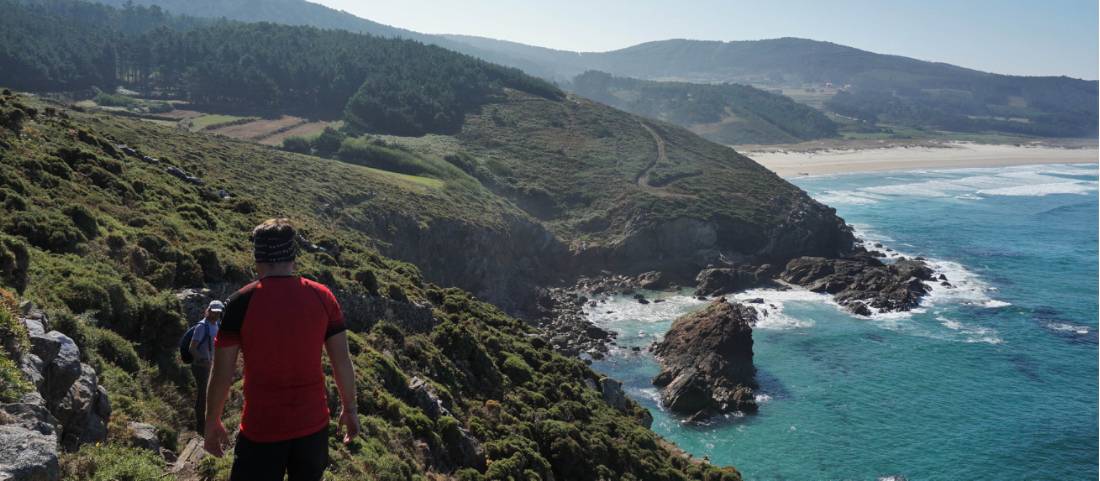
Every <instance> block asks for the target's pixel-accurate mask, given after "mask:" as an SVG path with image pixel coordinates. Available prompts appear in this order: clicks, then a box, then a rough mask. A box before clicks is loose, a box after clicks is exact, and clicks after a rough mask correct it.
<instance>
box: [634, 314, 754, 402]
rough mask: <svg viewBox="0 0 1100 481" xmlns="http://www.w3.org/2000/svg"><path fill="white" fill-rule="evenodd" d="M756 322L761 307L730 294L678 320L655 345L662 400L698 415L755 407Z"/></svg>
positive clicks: (658, 383)
mask: <svg viewBox="0 0 1100 481" xmlns="http://www.w3.org/2000/svg"><path fill="white" fill-rule="evenodd" d="M755 322H756V311H755V310H753V309H752V308H750V307H746V306H742V305H740V304H736V303H729V302H727V301H726V300H725V299H724V298H723V299H719V300H717V301H714V302H712V303H711V304H710V305H708V306H707V307H706V308H704V309H703V310H701V311H698V312H694V313H692V314H688V315H686V316H684V317H681V318H679V319H677V320H676V321H675V322H674V323H673V324H672V328H671V329H669V331H668V333H667V334H665V338H664V340H662V341H661V342H659V343H657V344H656V345H654V347H653V349H652V350H653V353H654V354H655V355H656V356H657V358H658V360H659V361H660V363H661V372H660V373H659V374H657V377H655V378H654V379H653V384H654V385H656V386H658V387H660V388H662V390H661V402H662V403H663V404H664V405H665V406H666V407H667V408H668V409H670V410H671V411H673V412H676V413H678V414H685V415H692V418H694V419H702V418H705V417H706V416H707V415H709V414H711V413H717V412H729V411H742V412H755V411H756V408H757V407H756V401H755V399H754V394H753V388H755V387H756V380H755V374H756V368H755V367H754V366H753V364H752V355H753V353H752V325H753V324H754V323H755Z"/></svg>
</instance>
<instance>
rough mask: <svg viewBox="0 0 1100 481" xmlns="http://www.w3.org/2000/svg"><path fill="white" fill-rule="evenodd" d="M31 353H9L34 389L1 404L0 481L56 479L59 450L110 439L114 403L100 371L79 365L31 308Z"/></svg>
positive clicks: (73, 351)
mask: <svg viewBox="0 0 1100 481" xmlns="http://www.w3.org/2000/svg"><path fill="white" fill-rule="evenodd" d="M20 321H21V322H23V323H24V324H25V325H26V326H27V331H28V334H29V337H30V341H31V343H30V352H17V351H9V352H8V354H9V355H11V357H12V358H13V359H17V360H18V361H19V365H20V368H21V370H22V371H23V374H24V375H25V376H26V377H27V379H28V380H29V381H31V383H32V384H33V385H34V387H35V391H32V392H30V393H27V394H25V395H23V397H22V398H21V399H19V400H18V401H17V402H13V403H7V404H0V460H3V463H2V464H0V479H3V480H9V479H10V480H34V481H38V480H56V479H58V478H59V477H60V470H59V465H58V448H59V447H60V448H62V449H64V450H68V451H73V450H76V449H77V448H79V447H80V445H82V444H85V443H94V442H99V441H103V440H104V439H106V438H107V423H108V421H109V420H110V417H111V404H110V401H109V399H108V397H107V391H106V389H104V388H103V386H100V385H99V382H98V378H97V375H96V372H95V369H92V367H91V366H89V365H87V364H83V363H81V362H80V350H79V349H78V348H77V346H76V343H75V342H73V340H72V339H71V338H69V337H68V336H66V335H64V334H62V333H60V332H58V331H52V330H50V329H49V326H50V323H49V318H48V317H46V315H45V313H43V312H42V311H39V310H37V309H33V308H29V309H28V311H27V312H26V314H25V316H23V317H21V318H20Z"/></svg>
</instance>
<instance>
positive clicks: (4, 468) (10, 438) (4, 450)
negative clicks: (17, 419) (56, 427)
mask: <svg viewBox="0 0 1100 481" xmlns="http://www.w3.org/2000/svg"><path fill="white" fill-rule="evenodd" d="M58 479H61V465H60V463H59V462H58V459H57V436H56V435H48V434H42V433H41V432H39V431H36V430H33V429H27V428H24V427H22V426H18V425H14V424H6V425H3V426H0V480H4V481H57V480H58Z"/></svg>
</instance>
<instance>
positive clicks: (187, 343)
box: [180, 321, 210, 364]
mask: <svg viewBox="0 0 1100 481" xmlns="http://www.w3.org/2000/svg"><path fill="white" fill-rule="evenodd" d="M199 326H202V328H203V330H204V331H205V332H206V337H205V338H204V339H203V344H207V345H209V342H210V326H207V325H206V323H205V322H202V321H199V322H196V323H195V325H194V326H191V328H190V329H188V330H187V332H185V333H183V337H181V338H180V359H181V360H183V363H184V364H191V363H192V362H194V361H195V358H194V357H193V356H191V339H193V338H194V337H195V329H197V328H198V327H199Z"/></svg>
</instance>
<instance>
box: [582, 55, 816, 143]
mask: <svg viewBox="0 0 1100 481" xmlns="http://www.w3.org/2000/svg"><path fill="white" fill-rule="evenodd" d="M570 86H571V88H572V90H573V91H575V92H576V93H577V94H578V95H582V96H584V97H588V98H590V99H592V100H596V101H598V102H602V103H605V104H607V105H610V106H612V107H616V108H620V109H623V110H625V111H627V112H631V113H635V114H638V115H644V116H646V117H650V118H655V119H660V120H663V121H666V122H671V123H674V124H677V125H681V126H684V127H687V128H688V130H691V131H692V132H695V133H696V134H699V135H701V136H702V137H703V138H705V139H708V140H711V141H714V142H718V143H721V144H747V143H756V144H780V143H797V142H802V141H806V140H814V139H821V138H829V137H836V136H837V127H838V126H837V124H836V122H833V121H832V120H830V119H829V118H828V117H826V116H825V114H823V113H821V112H820V111H818V110H815V109H813V108H811V107H808V106H806V105H802V104H799V103H796V102H795V101H793V100H791V99H790V98H787V97H785V96H783V95H779V94H775V93H771V92H766V91H763V90H760V89H758V88H755V87H750V86H748V85H740V84H729V83H724V84H693V83H687V82H656V81H650V80H637V79H632V78H625V77H615V76H612V75H610V74H607V73H604V72H598V71H594V70H593V71H588V72H585V73H584V74H581V75H578V76H577V77H575V78H574V79H573V82H572V84H571V85H570Z"/></svg>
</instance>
